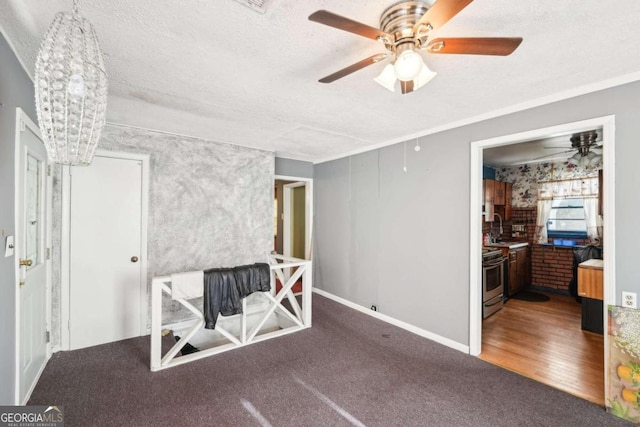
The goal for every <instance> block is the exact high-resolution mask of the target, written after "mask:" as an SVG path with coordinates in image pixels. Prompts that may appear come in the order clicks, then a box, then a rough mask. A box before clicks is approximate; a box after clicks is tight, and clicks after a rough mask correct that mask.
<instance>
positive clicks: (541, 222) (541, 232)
mask: <svg viewBox="0 0 640 427" xmlns="http://www.w3.org/2000/svg"><path fill="white" fill-rule="evenodd" d="M552 203H553V200H551V199H543V200H540V199H538V217H537V219H536V235H535V237H534V239H535V241H536V242H538V243H548V242H549V240H548V238H547V221H548V220H549V215H550V214H551V204H552Z"/></svg>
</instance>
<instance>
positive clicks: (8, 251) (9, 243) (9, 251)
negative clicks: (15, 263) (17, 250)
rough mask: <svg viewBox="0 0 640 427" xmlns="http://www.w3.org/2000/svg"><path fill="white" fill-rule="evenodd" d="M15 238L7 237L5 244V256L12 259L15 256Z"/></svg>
mask: <svg viewBox="0 0 640 427" xmlns="http://www.w3.org/2000/svg"><path fill="white" fill-rule="evenodd" d="M13 248H14V245H13V236H7V238H6V239H5V244H4V256H5V258H6V257H10V256H13Z"/></svg>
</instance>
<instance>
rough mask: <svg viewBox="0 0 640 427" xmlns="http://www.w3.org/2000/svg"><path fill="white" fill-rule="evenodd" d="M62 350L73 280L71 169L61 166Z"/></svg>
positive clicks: (66, 345) (67, 346)
mask: <svg viewBox="0 0 640 427" xmlns="http://www.w3.org/2000/svg"><path fill="white" fill-rule="evenodd" d="M60 187H61V188H60V190H61V191H62V195H61V197H60V204H61V211H62V212H61V216H62V218H61V224H60V350H69V349H70V348H71V343H70V341H69V322H70V306H69V303H70V298H71V295H70V294H69V292H70V281H71V242H70V236H71V169H70V168H69V166H62V167H61V168H60Z"/></svg>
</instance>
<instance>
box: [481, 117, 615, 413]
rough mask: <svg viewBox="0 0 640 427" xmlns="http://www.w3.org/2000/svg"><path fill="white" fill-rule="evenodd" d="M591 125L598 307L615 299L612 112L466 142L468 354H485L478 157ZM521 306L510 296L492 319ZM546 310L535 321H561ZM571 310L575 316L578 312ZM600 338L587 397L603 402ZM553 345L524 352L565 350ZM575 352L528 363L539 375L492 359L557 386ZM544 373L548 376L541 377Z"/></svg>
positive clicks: (560, 299)
mask: <svg viewBox="0 0 640 427" xmlns="http://www.w3.org/2000/svg"><path fill="white" fill-rule="evenodd" d="M592 129H599V130H600V132H601V133H602V140H603V141H604V144H602V149H603V150H602V151H603V152H602V169H603V170H604V174H603V176H602V185H601V188H600V189H599V190H601V191H602V192H603V193H602V194H603V198H602V207H603V218H605V220H604V221H603V224H602V238H603V239H602V240H603V241H604V242H608V244H607V250H606V253H605V256H604V257H603V258H604V260H603V264H604V269H603V276H604V277H603V300H604V301H603V306H604V307H607V305H608V304H613V303H614V301H615V246H614V241H613V238H614V227H615V224H614V218H615V213H614V201H615V195H614V186H613V183H614V172H615V171H614V168H613V164H614V158H613V157H614V147H615V141H614V136H615V135H614V117H613V116H606V117H600V118H595V119H590V120H584V121H580V122H574V123H568V124H565V125H560V126H553V127H548V128H542V129H537V130H533V131H527V132H522V133H518V134H512V135H505V136H502V137H497V138H492V139H488V140H482V141H475V142H473V143H472V144H471V201H470V206H471V211H470V218H471V224H470V263H471V268H470V307H469V310H470V337H469V344H470V346H469V348H470V353H471V354H472V355H476V356H479V357H481V358H484V356H485V355H486V354H485V355H483V353H485V351H484V350H483V343H484V342H483V335H482V334H483V322H482V277H481V271H482V270H481V260H482V256H481V250H482V247H483V244H482V243H483V242H482V239H483V238H484V237H486V236H485V235H483V228H482V224H483V222H482V221H483V217H482V216H481V214H480V213H481V212H482V205H483V196H482V194H483V192H482V190H483V185H482V184H483V174H482V166H483V159H484V156H485V150H489V149H493V148H496V147H501V148H504V149H510V150H512V151H513V149H515V148H517V147H516V144H521V143H525V142H527V143H529V142H532V141H540V140H548V139H549V138H554V137H559V136H563V135H564V136H567V135H568V136H569V137H571V136H572V135H574V134H579V133H582V132H587V131H589V130H592ZM574 153H575V151H573V152H571V153H570V154H574ZM570 154H569V153H566V154H565V155H566V157H569V156H570ZM540 157H544V156H540ZM542 161H543V160H537V162H542ZM533 162H534V158H533V157H532V159H531V162H530V163H533ZM514 194H515V193H514ZM539 221H540V218H538V219H537V221H535V222H536V223H537V222H539ZM544 223H547V222H544ZM519 225H521V224H519ZM525 225H526V224H525ZM533 225H534V227H531V228H532V229H533V228H535V224H533ZM524 231H526V227H525V228H524V229H520V228H519V229H518V230H514V229H512V230H511V233H516V232H524ZM507 243H508V242H507ZM554 243H555V242H554ZM532 246H535V248H536V250H548V251H553V250H555V247H554V246H553V245H550V246H549V247H546V246H545V245H540V247H538V245H532ZM506 247H507V248H509V246H508V244H507V245H506ZM564 250H565V251H566V250H570V249H564ZM548 253H549V254H551V252H548ZM507 292H508V291H507ZM551 297H552V302H553V303H554V305H553V306H554V307H556V310H557V313H562V312H563V311H566V307H573V308H572V309H573V310H576V307H578V308H577V310H580V308H579V305H576V303H575V302H574V301H567V300H571V299H572V297H570V296H567V295H553V294H552V295H551ZM563 298H565V300H564V301H563ZM556 302H557V304H556ZM563 304H566V305H563ZM523 307H527V305H526V303H525V302H523V301H518V300H514V301H512V304H507V305H506V306H505V310H502V311H501V312H499V313H497V314H495V315H494V316H496V318H497V316H498V315H500V316H502V317H507V316H518V317H520V316H521V315H522V313H527V314H528V315H532V314H534V312H535V310H533V311H530V310H526V309H523ZM539 307H540V306H539ZM539 307H538V308H539ZM545 307H547V308H548V307H552V305H546V306H545ZM563 307H564V308H563ZM506 308H508V309H509V310H506ZM550 310H551V311H546V312H545V311H544V310H542V312H539V313H537V316H538V320H537V321H540V319H546V320H551V319H555V320H558V321H557V322H556V324H553V323H549V327H550V328H557V327H562V325H563V321H562V320H561V319H560V318H559V317H558V316H556V315H555V314H554V313H553V310H552V309H550ZM574 314H576V315H579V312H578V313H574ZM606 320H607V319H606V310H603V312H602V314H601V321H602V322H601V324H603V325H606ZM493 321H494V320H492V319H491V318H489V319H488V322H486V323H487V324H488V323H491V322H493ZM533 321H536V320H533ZM579 328H580V324H579V323H578V329H579ZM605 330H606V327H605ZM523 332H526V331H523ZM577 333H578V335H579V336H580V337H582V336H583V335H585V334H591V333H590V332H584V333H583V332H581V331H580V330H578V331H577ZM503 339H504V340H505V341H506V340H508V339H511V338H508V337H503ZM599 339H600V340H601V341H603V345H602V347H597V348H599V349H600V350H599V352H600V354H599V355H598V356H599V357H601V360H604V364H603V365H602V366H601V367H599V368H598V369H599V370H600V371H601V373H602V376H601V378H602V377H603V378H604V384H603V387H602V389H601V390H602V391H601V396H599V398H597V397H596V398H595V399H589V400H592V401H597V402H598V403H601V404H603V402H604V390H606V385H607V384H608V372H607V371H608V370H607V369H605V367H606V366H608V355H607V353H606V351H605V349H607V348H608V337H607V336H606V335H604V337H602V338H599ZM532 340H533V338H532V337H530V336H528V335H527V334H526V333H525V334H524V335H522V336H521V337H520V342H515V343H512V345H513V346H514V347H524V346H525V344H526V343H528V342H530V341H532ZM543 342H544V339H543ZM547 344H548V342H547ZM549 347H551V348H549ZM553 347H554V346H553V345H551V346H549V345H547V348H542V347H540V346H538V347H537V348H536V347H535V346H534V347H533V348H532V349H530V350H528V351H533V352H535V351H538V352H543V351H548V352H551V353H553V352H555V353H559V352H562V351H564V350H562V349H560V348H553ZM487 353H488V352H487ZM514 354H515V356H513V357H511V359H513V360H515V361H516V362H518V361H519V359H522V358H524V357H525V356H524V355H522V353H521V356H518V354H517V352H514ZM576 354H580V351H576V352H574V353H573V354H565V355H564V356H562V357H559V358H558V360H562V363H560V364H559V365H556V366H553V365H552V364H549V363H542V364H541V365H540V366H538V367H535V368H533V369H537V370H539V371H545V372H544V375H541V376H536V375H533V374H532V373H528V372H526V370H523V369H519V368H518V367H517V366H509V365H508V363H507V362H506V360H507V359H508V357H507V356H506V355H505V357H498V358H495V359H494V360H493V362H492V363H496V364H498V365H501V366H503V367H507V368H508V369H510V370H513V371H516V372H519V373H521V374H523V375H525V376H529V377H531V378H533V379H536V380H539V381H541V382H545V383H547V384H548V385H551V386H555V387H557V388H561V389H563V388H562V387H561V385H562V384H563V383H564V382H567V381H571V379H569V378H567V377H566V375H564V372H563V366H562V364H565V365H569V364H573V363H576V361H575V360H573V359H572V358H573V357H574V356H575V355H576ZM520 362H521V360H520ZM520 365H521V366H522V365H526V364H524V363H520ZM545 378H546V379H547V380H545ZM554 382H555V383H554ZM564 391H568V392H571V390H570V389H567V388H564ZM579 397H582V398H587V397H585V396H579Z"/></svg>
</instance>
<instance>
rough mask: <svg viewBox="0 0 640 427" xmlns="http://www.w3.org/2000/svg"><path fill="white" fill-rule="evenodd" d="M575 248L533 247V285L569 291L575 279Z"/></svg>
mask: <svg viewBox="0 0 640 427" xmlns="http://www.w3.org/2000/svg"><path fill="white" fill-rule="evenodd" d="M572 268H573V248H568V247H565V248H563V247H557V246H556V247H554V246H542V245H533V246H532V251H531V284H532V285H534V286H541V287H545V288H552V289H558V290H563V291H568V290H569V282H570V281H571V278H572V277H573V272H572Z"/></svg>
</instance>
